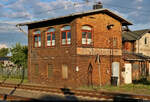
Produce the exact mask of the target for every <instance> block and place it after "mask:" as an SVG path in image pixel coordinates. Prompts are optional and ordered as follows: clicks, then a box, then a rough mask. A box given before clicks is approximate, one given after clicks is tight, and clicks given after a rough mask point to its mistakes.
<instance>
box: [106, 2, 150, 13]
mask: <svg viewBox="0 0 150 102" xmlns="http://www.w3.org/2000/svg"><path fill="white" fill-rule="evenodd" d="M104 4H105V5H108V6H112V7H117V8H125V9H134V10H138V11H142V12H147V13H150V10H142V9H138V8H131V7H125V6H119V5H114V4H109V3H104Z"/></svg>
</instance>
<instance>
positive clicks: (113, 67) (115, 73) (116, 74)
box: [112, 62, 120, 85]
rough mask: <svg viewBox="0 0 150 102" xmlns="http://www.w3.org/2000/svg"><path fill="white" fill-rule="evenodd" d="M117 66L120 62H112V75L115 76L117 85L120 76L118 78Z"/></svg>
mask: <svg viewBox="0 0 150 102" xmlns="http://www.w3.org/2000/svg"><path fill="white" fill-rule="evenodd" d="M119 66H120V64H119V62H113V63H112V77H117V79H118V80H117V85H119V83H120V82H119V80H120V78H119V75H120V74H119V69H120V68H119Z"/></svg>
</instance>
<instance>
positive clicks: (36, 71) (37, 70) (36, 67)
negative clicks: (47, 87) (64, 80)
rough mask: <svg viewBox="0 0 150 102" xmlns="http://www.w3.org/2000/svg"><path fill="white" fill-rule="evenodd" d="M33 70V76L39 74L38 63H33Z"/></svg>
mask: <svg viewBox="0 0 150 102" xmlns="http://www.w3.org/2000/svg"><path fill="white" fill-rule="evenodd" d="M34 71H35V72H34V74H35V76H38V74H39V65H38V64H35V70H34Z"/></svg>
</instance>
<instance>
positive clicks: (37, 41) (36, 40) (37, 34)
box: [33, 30, 41, 47]
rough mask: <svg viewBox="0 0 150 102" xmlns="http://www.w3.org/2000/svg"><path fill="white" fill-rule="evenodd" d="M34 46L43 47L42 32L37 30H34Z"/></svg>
mask: <svg viewBox="0 0 150 102" xmlns="http://www.w3.org/2000/svg"><path fill="white" fill-rule="evenodd" d="M33 41H34V42H33V46H34V47H41V32H40V30H37V31H35V32H33Z"/></svg>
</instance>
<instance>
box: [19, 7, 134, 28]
mask: <svg viewBox="0 0 150 102" xmlns="http://www.w3.org/2000/svg"><path fill="white" fill-rule="evenodd" d="M94 13H105V14H107V15H109V16H111V17H113V18H115V19H117V20H118V21H120V22H121V23H122V25H132V23H131V22H129V21H128V20H126V19H124V18H123V17H121V16H119V15H118V14H115V13H114V12H112V11H111V10H108V9H104V8H102V9H96V10H90V11H87V12H81V13H73V14H70V15H67V16H61V17H58V18H50V19H45V20H41V21H33V22H25V23H20V24H17V26H25V25H31V24H36V23H41V22H46V21H53V20H56V19H63V18H70V17H79V16H84V15H89V14H94Z"/></svg>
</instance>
